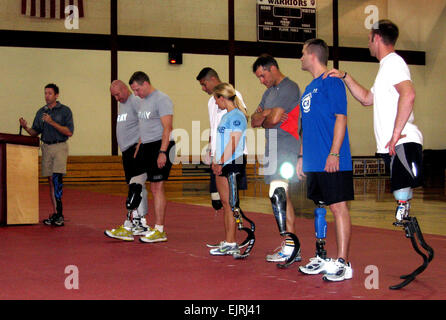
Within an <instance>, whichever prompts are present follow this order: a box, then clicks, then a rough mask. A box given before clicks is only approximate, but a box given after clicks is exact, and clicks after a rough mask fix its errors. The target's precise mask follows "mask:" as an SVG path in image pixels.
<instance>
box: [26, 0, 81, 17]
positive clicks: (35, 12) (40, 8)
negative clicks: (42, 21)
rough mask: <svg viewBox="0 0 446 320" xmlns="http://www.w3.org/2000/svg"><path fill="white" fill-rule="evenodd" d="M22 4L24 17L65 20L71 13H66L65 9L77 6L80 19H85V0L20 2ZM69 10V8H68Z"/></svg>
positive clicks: (28, 0)
mask: <svg viewBox="0 0 446 320" xmlns="http://www.w3.org/2000/svg"><path fill="white" fill-rule="evenodd" d="M19 1H21V2H22V6H21V13H22V15H25V16H29V17H36V18H46V19H65V17H66V16H68V15H70V11H68V13H65V8H67V7H68V6H75V7H76V8H77V10H78V12H79V18H83V17H84V2H83V0H19ZM68 9H69V7H68Z"/></svg>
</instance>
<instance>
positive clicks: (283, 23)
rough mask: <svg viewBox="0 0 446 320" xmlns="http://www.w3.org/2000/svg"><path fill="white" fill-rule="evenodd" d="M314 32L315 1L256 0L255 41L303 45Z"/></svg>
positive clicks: (313, 35) (311, 37)
mask: <svg viewBox="0 0 446 320" xmlns="http://www.w3.org/2000/svg"><path fill="white" fill-rule="evenodd" d="M316 31H317V30H316V0H257V41H263V42H288V43H304V42H305V41H307V40H308V39H313V38H316V34H317V32H316Z"/></svg>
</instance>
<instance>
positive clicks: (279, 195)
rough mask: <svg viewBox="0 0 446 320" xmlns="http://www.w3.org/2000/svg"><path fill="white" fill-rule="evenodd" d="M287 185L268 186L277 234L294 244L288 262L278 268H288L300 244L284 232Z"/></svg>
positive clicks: (278, 183)
mask: <svg viewBox="0 0 446 320" xmlns="http://www.w3.org/2000/svg"><path fill="white" fill-rule="evenodd" d="M287 187H288V184H287V183H286V182H283V181H273V182H272V183H271V186H270V190H269V196H270V200H271V205H272V208H273V212H274V217H275V218H276V222H277V227H278V228H279V233H280V235H281V236H283V237H285V236H288V237H290V238H291V239H292V240H293V242H294V250H293V252H292V253H291V255H290V257H289V258H288V260H287V261H286V262H285V263H283V264H280V263H278V264H277V267H279V268H287V267H289V266H290V265H291V264H292V263H293V262H294V259H295V258H296V256H297V254H298V253H299V250H300V242H299V239H298V238H297V236H296V235H295V234H294V233H291V232H287V231H286V188H287Z"/></svg>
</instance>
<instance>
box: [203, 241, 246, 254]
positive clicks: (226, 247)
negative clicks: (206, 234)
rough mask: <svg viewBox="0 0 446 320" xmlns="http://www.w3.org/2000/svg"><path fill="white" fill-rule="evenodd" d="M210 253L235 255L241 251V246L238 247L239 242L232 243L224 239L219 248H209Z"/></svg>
mask: <svg viewBox="0 0 446 320" xmlns="http://www.w3.org/2000/svg"><path fill="white" fill-rule="evenodd" d="M209 253H210V254H211V255H213V256H225V255H234V254H239V253H240V248H239V247H238V245H237V243H236V244H234V245H231V244H229V243H227V242H226V241H222V242H221V245H220V246H219V247H218V248H215V249H211V250H209Z"/></svg>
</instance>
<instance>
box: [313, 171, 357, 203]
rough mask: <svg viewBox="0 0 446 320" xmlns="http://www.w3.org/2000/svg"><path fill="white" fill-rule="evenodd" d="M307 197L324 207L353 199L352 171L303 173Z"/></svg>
mask: <svg viewBox="0 0 446 320" xmlns="http://www.w3.org/2000/svg"><path fill="white" fill-rule="evenodd" d="M305 175H306V176H307V197H308V199H311V200H313V201H314V203H316V204H317V203H319V202H320V201H322V202H324V203H325V204H326V205H330V204H334V203H338V202H343V201H350V200H354V199H355V193H354V190H353V171H338V172H305Z"/></svg>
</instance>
